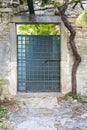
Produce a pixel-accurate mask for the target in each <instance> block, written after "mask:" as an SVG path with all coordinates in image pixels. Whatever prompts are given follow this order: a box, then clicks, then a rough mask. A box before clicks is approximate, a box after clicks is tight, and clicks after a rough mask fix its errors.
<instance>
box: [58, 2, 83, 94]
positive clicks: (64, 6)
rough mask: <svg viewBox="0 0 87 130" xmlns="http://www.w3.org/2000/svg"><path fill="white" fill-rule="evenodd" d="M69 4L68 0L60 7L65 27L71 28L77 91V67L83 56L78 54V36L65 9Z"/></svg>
mask: <svg viewBox="0 0 87 130" xmlns="http://www.w3.org/2000/svg"><path fill="white" fill-rule="evenodd" d="M67 6H68V0H66V2H65V4H64V5H63V6H61V8H59V7H58V10H59V13H60V16H61V19H62V21H63V23H64V25H65V27H66V28H67V29H68V30H69V32H70V36H69V43H70V46H71V49H72V52H73V56H74V64H73V67H72V93H74V94H75V93H77V80H76V72H77V68H78V66H79V63H80V62H81V57H80V55H79V54H78V51H77V48H76V45H75V40H74V39H75V36H76V32H75V30H74V28H73V27H72V25H71V24H70V22H69V21H68V19H67V17H66V15H65V11H66V9H67Z"/></svg>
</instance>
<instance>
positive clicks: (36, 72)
mask: <svg viewBox="0 0 87 130" xmlns="http://www.w3.org/2000/svg"><path fill="white" fill-rule="evenodd" d="M17 39H18V91H19V92H57V91H60V36H56V35H48V36H40V35H38V36H36V35H27V36H24V35H18V36H17Z"/></svg>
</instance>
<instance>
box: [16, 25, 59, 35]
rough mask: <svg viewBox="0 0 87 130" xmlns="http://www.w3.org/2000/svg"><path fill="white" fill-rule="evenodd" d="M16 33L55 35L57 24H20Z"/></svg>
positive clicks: (57, 31)
mask: <svg viewBox="0 0 87 130" xmlns="http://www.w3.org/2000/svg"><path fill="white" fill-rule="evenodd" d="M18 34H28V35H57V34H59V26H58V25H54V24H22V25H18Z"/></svg>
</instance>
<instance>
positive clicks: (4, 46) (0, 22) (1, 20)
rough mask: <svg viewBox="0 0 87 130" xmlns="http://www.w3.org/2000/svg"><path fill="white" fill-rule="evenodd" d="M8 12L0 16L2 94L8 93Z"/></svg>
mask: <svg viewBox="0 0 87 130" xmlns="http://www.w3.org/2000/svg"><path fill="white" fill-rule="evenodd" d="M9 37H10V36H9V13H2V15H1V16H0V87H1V86H3V92H2V93H3V94H5V93H9V90H8V86H9V79H8V78H9V73H10V51H11V50H10V39H9Z"/></svg>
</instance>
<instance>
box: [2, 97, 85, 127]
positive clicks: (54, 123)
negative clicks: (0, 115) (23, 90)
mask: <svg viewBox="0 0 87 130" xmlns="http://www.w3.org/2000/svg"><path fill="white" fill-rule="evenodd" d="M16 100H17V103H18V104H19V106H20V107H19V108H18V109H15V110H14V111H10V110H9V111H8V113H7V117H8V120H6V121H5V122H4V123H5V127H6V128H5V130H87V104H86V103H84V104H81V103H78V102H77V101H76V100H73V99H72V98H71V97H67V98H66V97H59V98H57V97H50V96H48V97H39V98H37V97H33V98H19V97H16Z"/></svg>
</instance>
